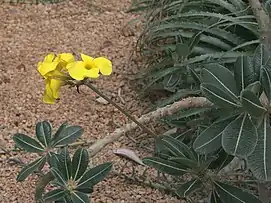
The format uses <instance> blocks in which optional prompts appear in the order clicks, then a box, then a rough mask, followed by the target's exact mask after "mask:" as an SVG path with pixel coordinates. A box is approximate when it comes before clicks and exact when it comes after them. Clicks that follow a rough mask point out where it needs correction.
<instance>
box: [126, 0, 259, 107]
mask: <svg viewBox="0 0 271 203" xmlns="http://www.w3.org/2000/svg"><path fill="white" fill-rule="evenodd" d="M130 11H133V12H139V13H140V12H141V14H142V17H143V19H144V30H143V32H142V34H141V36H140V38H139V40H138V47H139V49H140V52H141V54H142V55H143V57H144V58H146V66H147V69H146V70H145V71H144V73H142V78H143V82H144V84H145V86H144V88H143V90H142V91H143V93H154V94H155V92H156V91H157V90H163V91H166V92H169V93H170V94H172V97H171V98H170V99H168V101H166V102H164V103H161V102H158V106H164V105H167V104H168V103H170V102H172V101H175V100H178V99H180V98H183V97H186V96H187V95H198V89H199V83H198V79H197V78H195V74H197V73H199V72H200V71H201V68H202V66H203V65H206V64H209V63H214V62H217V63H221V64H224V65H225V66H226V67H227V68H229V69H231V70H232V69H233V63H234V62H235V61H236V59H237V58H238V57H239V56H241V55H250V54H252V53H253V52H254V50H255V48H256V47H257V46H258V44H259V31H258V24H257V22H256V19H255V17H254V15H253V12H252V10H251V9H250V8H249V4H248V2H246V1H242V0H230V1H227V0H215V1H210V0H203V1H202V0H201V1H198V0H191V1H186V0H167V1H164V0H147V1H146V0H138V1H134V2H133V4H132V7H131V9H130Z"/></svg>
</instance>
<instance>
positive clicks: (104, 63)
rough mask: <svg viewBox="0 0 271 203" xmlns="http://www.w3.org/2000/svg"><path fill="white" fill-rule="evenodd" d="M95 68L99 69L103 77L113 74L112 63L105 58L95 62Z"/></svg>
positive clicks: (97, 59)
mask: <svg viewBox="0 0 271 203" xmlns="http://www.w3.org/2000/svg"><path fill="white" fill-rule="evenodd" d="M93 67H94V68H98V69H99V70H100V72H101V73H102V74H103V75H110V74H111V73H112V62H111V61H110V60H108V59H107V58H104V57H98V58H95V59H94V60H93Z"/></svg>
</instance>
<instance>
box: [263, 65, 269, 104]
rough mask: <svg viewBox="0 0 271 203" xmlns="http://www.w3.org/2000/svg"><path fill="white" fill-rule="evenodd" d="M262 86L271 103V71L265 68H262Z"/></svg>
mask: <svg viewBox="0 0 271 203" xmlns="http://www.w3.org/2000/svg"><path fill="white" fill-rule="evenodd" d="M261 81H262V85H263V89H264V92H265V94H266V96H267V98H268V100H269V102H270V101H271V71H270V69H267V68H265V67H262V78H261Z"/></svg>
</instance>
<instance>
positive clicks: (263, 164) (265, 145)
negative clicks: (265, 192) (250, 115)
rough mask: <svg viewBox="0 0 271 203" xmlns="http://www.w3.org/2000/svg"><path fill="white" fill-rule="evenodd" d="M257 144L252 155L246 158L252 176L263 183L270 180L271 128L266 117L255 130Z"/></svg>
mask: <svg viewBox="0 0 271 203" xmlns="http://www.w3.org/2000/svg"><path fill="white" fill-rule="evenodd" d="M257 131H258V142H257V145H256V147H255V149H254V151H253V153H252V154H251V155H250V156H249V157H248V159H247V161H248V166H249V168H250V169H251V171H252V173H253V175H254V176H255V177H256V178H257V179H259V180H264V181H270V180H271V137H270V135H271V127H270V124H269V119H268V116H265V117H264V119H263V121H262V123H261V125H260V126H259V127H258V128H257Z"/></svg>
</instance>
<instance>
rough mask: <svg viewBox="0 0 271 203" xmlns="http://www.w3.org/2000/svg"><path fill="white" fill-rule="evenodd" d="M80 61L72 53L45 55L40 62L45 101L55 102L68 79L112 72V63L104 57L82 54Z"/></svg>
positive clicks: (39, 68)
mask: <svg viewBox="0 0 271 203" xmlns="http://www.w3.org/2000/svg"><path fill="white" fill-rule="evenodd" d="M81 59H82V60H80V61H76V60H75V57H74V55H73V54H71V53H62V54H58V55H55V54H53V53H51V54H48V55H47V56H45V58H44V60H43V61H41V62H39V63H38V71H39V73H40V74H41V76H42V77H43V78H44V81H45V91H44V96H43V102H45V103H48V104H54V103H55V102H56V99H58V98H59V90H60V87H61V86H63V85H65V84H66V81H68V80H84V79H85V78H98V77H99V75H100V73H101V74H102V75H110V74H111V73H112V63H111V61H110V60H108V59H106V58H104V57H98V58H92V57H90V56H88V55H85V54H81Z"/></svg>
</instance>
